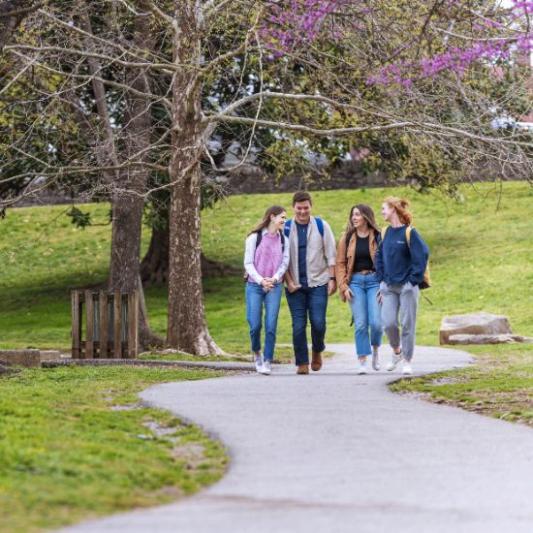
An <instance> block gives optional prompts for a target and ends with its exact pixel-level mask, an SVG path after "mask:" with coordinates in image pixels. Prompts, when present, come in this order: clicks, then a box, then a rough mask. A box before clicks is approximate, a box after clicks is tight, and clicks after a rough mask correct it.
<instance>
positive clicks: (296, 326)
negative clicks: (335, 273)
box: [285, 285, 328, 365]
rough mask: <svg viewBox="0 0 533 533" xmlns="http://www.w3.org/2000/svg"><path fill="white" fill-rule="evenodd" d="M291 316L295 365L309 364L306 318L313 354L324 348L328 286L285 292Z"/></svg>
mask: <svg viewBox="0 0 533 533" xmlns="http://www.w3.org/2000/svg"><path fill="white" fill-rule="evenodd" d="M285 294H286V296H287V303H288V304H289V309H290V311H291V316H292V344H293V347H294V358H295V360H296V364H297V365H306V364H309V349H308V347H307V316H308V315H309V322H311V341H312V346H313V351H314V352H323V351H324V349H325V348H326V347H325V345H324V337H325V335H326V310H327V307H328V286H327V285H321V286H320V287H305V288H304V287H302V288H301V289H298V290H297V291H296V292H293V293H290V292H289V291H288V290H285Z"/></svg>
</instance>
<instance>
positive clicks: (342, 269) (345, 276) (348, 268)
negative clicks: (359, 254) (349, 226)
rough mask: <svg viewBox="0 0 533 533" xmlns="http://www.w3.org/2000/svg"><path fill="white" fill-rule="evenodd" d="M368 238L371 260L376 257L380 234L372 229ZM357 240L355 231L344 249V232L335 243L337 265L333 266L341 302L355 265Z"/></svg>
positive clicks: (344, 299) (343, 299)
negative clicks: (336, 243) (337, 242)
mask: <svg viewBox="0 0 533 533" xmlns="http://www.w3.org/2000/svg"><path fill="white" fill-rule="evenodd" d="M369 237H370V238H369V239H368V244H369V246H370V256H371V257H372V261H374V260H375V258H376V252H377V251H378V245H379V240H381V239H380V235H379V234H378V235H376V234H375V232H374V231H372V230H370V236H369ZM356 241H357V233H354V234H353V236H352V238H351V239H350V242H349V244H348V249H346V233H343V234H342V235H341V238H340V239H339V244H338V245H337V266H336V267H335V276H336V278H337V286H338V288H339V295H340V297H341V300H342V301H343V302H345V301H346V298H345V296H344V292H345V291H346V289H347V288H348V286H349V285H350V279H351V278H352V274H353V269H354V265H355V245H356Z"/></svg>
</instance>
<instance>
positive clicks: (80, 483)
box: [0, 182, 533, 531]
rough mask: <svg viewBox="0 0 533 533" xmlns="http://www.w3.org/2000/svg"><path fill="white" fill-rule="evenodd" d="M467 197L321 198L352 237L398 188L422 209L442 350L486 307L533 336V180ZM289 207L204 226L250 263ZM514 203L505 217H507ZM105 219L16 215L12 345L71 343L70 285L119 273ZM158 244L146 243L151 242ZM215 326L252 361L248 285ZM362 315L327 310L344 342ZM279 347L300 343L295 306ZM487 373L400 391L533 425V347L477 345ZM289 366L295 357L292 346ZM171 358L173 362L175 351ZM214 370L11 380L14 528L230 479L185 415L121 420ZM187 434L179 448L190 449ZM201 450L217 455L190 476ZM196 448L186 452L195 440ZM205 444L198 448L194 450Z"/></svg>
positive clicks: (8, 300) (2, 320) (228, 216)
mask: <svg viewBox="0 0 533 533" xmlns="http://www.w3.org/2000/svg"><path fill="white" fill-rule="evenodd" d="M461 192H462V195H463V197H464V199H463V201H461V202H457V201H454V200H450V199H448V198H445V197H443V196H441V195H439V194H438V193H432V194H428V195H420V194H417V193H414V192H413V191H412V190H410V189H392V190H391V189H368V190H359V191H329V192H317V193H314V200H315V212H316V214H320V215H321V216H323V217H324V218H325V219H326V220H328V221H329V222H330V223H331V225H332V227H333V229H334V231H335V233H336V235H337V236H338V235H339V234H340V232H341V230H342V228H343V227H344V225H345V222H346V217H347V213H348V211H349V208H350V206H351V205H353V204H355V203H360V202H363V203H368V204H370V205H372V206H373V207H374V209H375V210H376V212H378V211H379V206H380V203H381V201H382V199H383V198H384V197H385V196H388V195H389V194H398V195H406V196H408V197H409V198H411V200H412V202H413V210H414V213H415V225H416V227H417V228H419V229H420V231H421V232H422V234H423V236H424V237H425V239H426V240H427V241H428V243H429V245H430V247H431V252H432V253H431V268H432V279H433V284H434V286H433V288H432V289H431V290H429V291H426V294H427V295H428V296H429V298H430V299H431V301H432V305H430V304H429V303H428V302H427V301H425V300H424V299H422V301H421V308H420V314H419V324H418V343H420V344H437V342H438V335H437V332H438V329H439V324H440V321H441V318H442V317H443V316H444V315H447V314H457V313H465V312H471V311H479V310H485V311H489V312H494V313H502V314H506V315H507V316H509V318H510V321H511V324H512V326H513V330H514V331H515V332H518V333H521V334H524V335H530V336H533V329H532V328H533V294H532V290H533V232H532V231H531V205H532V203H533V202H532V200H533V189H532V188H531V186H529V185H528V184H527V183H524V182H520V183H505V184H504V186H503V188H502V191H501V192H502V195H501V197H500V187H499V185H494V184H490V183H483V184H478V185H475V186H464V187H463V188H462V189H461ZM273 203H276V204H282V205H285V206H287V208H288V209H290V195H288V194H279V195H253V196H252V195H250V196H236V197H231V198H229V199H228V200H227V201H224V202H221V203H220V204H219V205H217V206H216V207H215V208H214V209H212V210H209V211H206V212H205V213H204V217H203V248H204V251H205V253H206V254H207V256H208V257H210V258H213V259H217V260H219V261H224V262H227V263H229V264H231V265H234V266H240V265H241V262H242V252H243V243H244V238H245V235H246V233H247V232H248V231H249V229H250V228H251V227H252V226H253V224H254V223H255V222H256V221H257V220H258V219H259V218H260V216H261V215H262V213H263V211H264V210H265V208H266V207H267V206H269V205H270V204H273ZM497 207H499V209H497ZM82 209H83V210H87V211H90V212H91V213H92V215H93V217H94V219H95V220H96V221H97V222H100V223H101V224H102V225H98V226H94V227H91V228H88V229H86V230H79V229H76V228H74V227H73V226H72V225H71V224H70V221H69V219H68V218H67V217H66V216H65V212H66V209H65V208H64V207H39V208H23V209H15V210H9V211H8V213H7V216H6V218H5V219H4V220H0V261H1V264H2V271H1V274H0V293H1V295H2V298H0V348H23V347H39V348H42V349H44V348H60V349H68V347H69V334H70V333H69V332H70V302H69V291H68V290H69V288H73V287H83V286H87V285H90V284H96V283H99V282H101V281H102V280H104V279H105V277H106V275H107V270H108V260H109V246H110V226H109V225H106V221H107V213H108V206H107V205H106V204H99V205H88V206H83V208H82ZM148 239H149V234H148V231H145V232H144V235H143V250H145V249H146V247H147V244H148ZM205 302H206V309H207V320H208V324H209V327H210V330H211V333H212V334H213V336H214V338H215V339H216V340H217V341H218V342H219V344H220V345H221V346H222V347H223V348H224V349H225V350H226V351H227V352H228V353H236V354H246V353H247V352H248V346H247V345H248V340H247V338H248V333H247V326H246V322H245V314H244V288H243V283H242V280H241V279H240V277H238V276H235V277H232V278H225V279H210V280H207V281H206V283H205ZM166 303H167V296H166V291H165V290H164V289H163V288H162V287H155V288H151V289H149V290H148V291H147V304H148V310H149V315H150V321H151V324H152V327H153V328H154V329H155V330H156V331H157V332H159V333H160V334H163V335H164V333H165V327H166ZM349 323H350V315H349V311H348V308H347V306H346V305H345V304H342V303H341V302H340V300H339V298H338V297H334V298H332V299H331V300H330V304H329V309H328V334H327V340H328V341H329V342H351V341H352V338H353V336H352V330H351V328H350V326H349ZM278 333H279V335H278V342H279V343H282V344H288V343H290V317H289V313H288V310H287V305H286V303H285V302H283V303H282V309H281V314H280V319H279V332H278ZM468 349H469V351H471V352H472V353H474V354H475V355H476V356H477V358H478V362H479V364H478V365H477V366H475V367H472V368H468V369H465V370H461V371H458V372H451V373H444V374H442V375H441V376H439V378H438V380H436V378H435V377H428V378H422V379H414V380H404V381H402V382H400V383H398V384H396V385H395V386H394V388H395V390H398V391H410V392H413V391H418V393H422V394H423V395H425V396H428V397H431V398H432V399H434V400H435V401H441V402H447V403H451V404H453V405H459V406H462V407H465V408H467V409H472V410H475V411H478V412H482V413H486V414H491V415H493V416H499V417H502V418H505V419H508V420H517V421H521V422H525V423H527V424H531V420H532V411H531V404H532V398H531V390H532V386H533V384H532V378H531V376H533V347H532V346H531V345H524V346H489V347H472V348H468ZM278 357H279V358H280V359H282V360H283V359H285V360H287V359H289V358H290V350H289V349H287V347H280V350H279V351H278ZM167 358H168V357H167ZM215 375H216V374H214V373H210V372H208V371H190V370H161V369H152V368H149V369H147V368H128V367H118V368H109V367H104V368H97V369H96V368H62V369H54V370H41V371H40V370H26V371H23V372H22V373H20V374H17V375H15V376H11V377H9V378H2V379H0V516H1V517H2V521H1V526H0V529H2V528H3V529H6V530H9V531H32V530H37V529H42V528H45V527H49V528H51V527H57V526H59V525H62V524H66V523H71V522H74V521H77V520H79V519H81V518H84V517H88V516H96V515H99V514H107V513H110V512H115V511H117V510H121V509H128V508H131V507H132V506H144V505H151V504H155V503H161V502H164V501H169V500H170V499H174V498H175V497H176V496H178V495H179V494H187V493H190V492H192V491H194V490H197V489H198V488H199V487H201V486H203V485H205V484H207V483H210V482H212V481H213V480H215V479H217V478H218V477H219V476H220V475H221V472H222V470H223V468H224V464H225V456H224V453H223V450H222V449H221V448H220V445H219V444H217V443H214V442H212V441H210V440H208V439H207V438H206V437H205V435H203V434H201V432H199V430H198V429H196V428H194V427H190V426H183V425H181V424H180V423H179V422H178V421H176V420H175V419H174V418H173V417H172V416H171V415H169V414H166V413H163V412H159V411H154V410H150V409H145V408H139V409H133V410H125V411H124V410H123V411H117V410H112V409H111V407H112V406H113V405H125V404H130V403H133V402H135V401H136V397H135V394H136V393H137V392H138V391H139V390H141V389H143V388H144V387H146V386H148V385H150V384H152V383H157V382H161V381H169V380H179V379H199V378H203V377H208V376H215ZM150 420H151V421H156V422H157V423H159V424H161V425H163V426H171V427H174V426H175V428H176V435H174V436H173V435H170V436H169V437H166V438H163V437H156V436H154V435H153V434H151V432H150V430H149V429H147V428H146V427H145V426H144V425H143V424H145V423H146V422H148V421H150ZM174 437H176V438H178V437H179V439H180V441H179V442H180V444H179V446H178V451H180V450H181V451H180V453H176V442H173V439H174ZM187 442H191V443H193V444H200V445H201V446H202V448H203V449H204V454H205V460H201V461H200V462H199V463H198V460H197V458H196V459H195V460H194V461H193V463H194V468H192V469H191V468H188V466H189V467H190V466H191V465H188V462H190V461H191V458H190V457H189V458H187V451H186V450H187V447H186V446H185V444H186V443H187ZM182 444H184V446H182ZM193 449H194V446H193Z"/></svg>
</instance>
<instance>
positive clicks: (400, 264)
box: [376, 226, 429, 285]
mask: <svg viewBox="0 0 533 533" xmlns="http://www.w3.org/2000/svg"><path fill="white" fill-rule="evenodd" d="M406 229H407V226H400V227H398V228H393V227H392V226H389V228H388V229H387V232H386V233H385V239H383V242H382V243H381V245H380V246H379V248H378V251H377V254H376V274H377V278H378V280H379V281H384V282H385V283H386V284H387V285H403V284H404V283H407V282H410V283H412V284H413V285H419V284H420V283H422V281H423V280H424V272H425V270H426V266H427V262H428V257H429V248H428V246H427V244H426V243H425V242H424V241H423V240H422V237H420V234H419V233H418V232H417V231H416V230H415V229H414V228H413V229H412V230H411V240H410V243H408V242H407V237H406V235H405V231H406Z"/></svg>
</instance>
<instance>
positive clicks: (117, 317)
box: [113, 291, 122, 359]
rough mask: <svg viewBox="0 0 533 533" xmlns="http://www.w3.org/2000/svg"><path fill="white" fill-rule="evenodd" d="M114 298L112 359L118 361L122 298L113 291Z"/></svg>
mask: <svg viewBox="0 0 533 533" xmlns="http://www.w3.org/2000/svg"><path fill="white" fill-rule="evenodd" d="M114 296H115V298H114V300H115V301H114V308H113V314H114V317H113V318H114V320H113V328H114V329H113V333H114V337H115V338H114V343H113V344H114V346H113V351H114V354H113V357H115V358H116V359H120V358H121V357H122V296H121V294H120V291H115V293H114Z"/></svg>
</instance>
